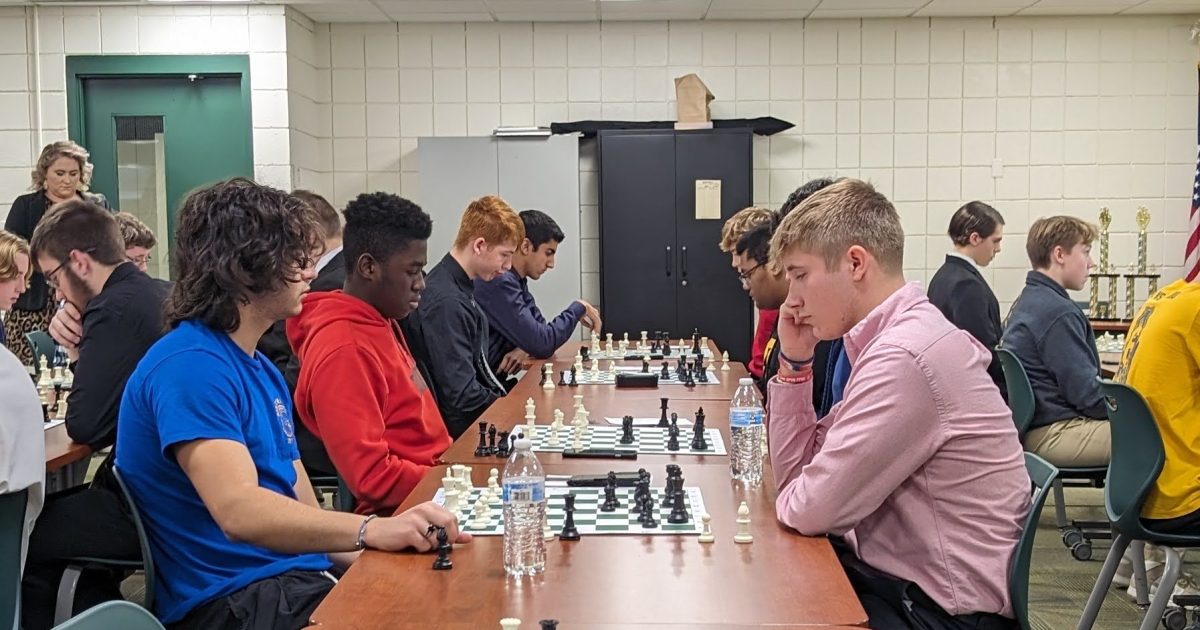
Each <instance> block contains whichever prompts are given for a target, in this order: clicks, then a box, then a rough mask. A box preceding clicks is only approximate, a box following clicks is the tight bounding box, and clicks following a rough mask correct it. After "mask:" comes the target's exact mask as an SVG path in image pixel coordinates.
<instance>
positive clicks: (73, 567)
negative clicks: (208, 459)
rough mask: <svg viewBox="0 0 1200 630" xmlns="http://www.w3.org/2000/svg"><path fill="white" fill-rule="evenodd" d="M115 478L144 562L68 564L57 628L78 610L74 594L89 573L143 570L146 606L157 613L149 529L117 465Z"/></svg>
mask: <svg viewBox="0 0 1200 630" xmlns="http://www.w3.org/2000/svg"><path fill="white" fill-rule="evenodd" d="M112 474H113V477H114V478H115V479H116V480H117V487H118V488H120V491H121V498H122V500H123V501H125V504H126V506H127V507H128V508H129V518H130V520H132V521H133V525H134V527H135V528H136V529H137V536H138V545H139V546H140V547H141V550H142V558H141V559H140V560H127V559H123V558H99V557H79V558H71V559H70V560H69V561H68V564H67V568H66V570H65V571H63V576H62V580H61V581H60V582H59V583H58V598H57V601H56V603H55V606H54V623H55V624H60V623H63V622H65V621H67V620H68V619H70V618H71V614H72V612H73V611H74V607H75V590H76V588H78V586H79V578H80V577H81V576H82V575H83V572H84V571H89V570H107V571H113V570H116V571H129V572H133V571H138V570H141V571H142V573H143V574H144V575H145V580H146V597H145V600H144V606H145V607H146V609H147V610H153V609H154V562H153V560H152V559H151V557H150V540H149V539H148V538H147V537H146V529H145V527H144V526H143V524H142V516H141V513H140V512H139V511H138V509H137V504H136V503H134V501H133V495H131V494H130V493H129V487H128V486H126V485H125V480H124V479H123V478H122V477H121V473H120V471H118V470H117V467H116V466H115V465H114V466H113V467H112Z"/></svg>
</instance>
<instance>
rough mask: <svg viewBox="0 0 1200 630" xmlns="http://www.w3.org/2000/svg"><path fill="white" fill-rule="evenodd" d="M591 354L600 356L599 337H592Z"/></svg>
mask: <svg viewBox="0 0 1200 630" xmlns="http://www.w3.org/2000/svg"><path fill="white" fill-rule="evenodd" d="M592 354H593V355H597V354H600V335H595V334H593V335H592Z"/></svg>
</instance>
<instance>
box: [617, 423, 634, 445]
mask: <svg viewBox="0 0 1200 630" xmlns="http://www.w3.org/2000/svg"><path fill="white" fill-rule="evenodd" d="M619 443H620V444H633V416H625V417H624V418H621V439H620V440H619Z"/></svg>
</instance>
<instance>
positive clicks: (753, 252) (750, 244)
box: [734, 223, 775, 265]
mask: <svg viewBox="0 0 1200 630" xmlns="http://www.w3.org/2000/svg"><path fill="white" fill-rule="evenodd" d="M774 234H775V229H774V226H772V225H771V224H770V223H764V224H762V225H756V226H754V227H752V228H750V229H749V230H748V231H747V232H746V233H745V234H743V235H742V238H739V239H738V242H737V246H736V247H735V249H734V252H735V253H736V254H737V255H738V256H743V257H746V258H753V259H754V262H756V263H758V264H760V265H765V264H767V261H768V260H770V258H771V237H772V236H774Z"/></svg>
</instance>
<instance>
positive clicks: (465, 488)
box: [458, 466, 475, 499]
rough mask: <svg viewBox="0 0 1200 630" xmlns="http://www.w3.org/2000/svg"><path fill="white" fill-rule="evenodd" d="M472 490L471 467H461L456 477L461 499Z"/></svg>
mask: <svg viewBox="0 0 1200 630" xmlns="http://www.w3.org/2000/svg"><path fill="white" fill-rule="evenodd" d="M474 489H475V484H473V483H471V467H470V466H463V467H462V469H461V470H460V471H459V475H458V492H459V493H460V494H462V497H463V499H466V498H467V495H469V494H471V491H472V490H474Z"/></svg>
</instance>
